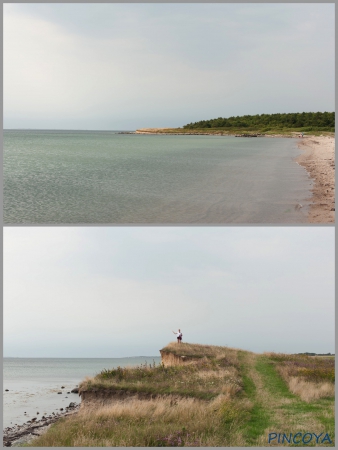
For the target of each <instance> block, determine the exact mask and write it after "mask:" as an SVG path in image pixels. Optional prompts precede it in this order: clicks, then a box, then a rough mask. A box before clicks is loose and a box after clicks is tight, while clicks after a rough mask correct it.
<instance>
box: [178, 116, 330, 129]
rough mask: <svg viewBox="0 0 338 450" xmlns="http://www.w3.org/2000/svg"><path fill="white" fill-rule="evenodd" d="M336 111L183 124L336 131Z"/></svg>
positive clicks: (231, 118)
mask: <svg viewBox="0 0 338 450" xmlns="http://www.w3.org/2000/svg"><path fill="white" fill-rule="evenodd" d="M334 127H335V113H334V112H316V113H314V112H302V113H288V114H256V115H252V116H250V115H245V116H236V117H234V116H232V117H228V118H223V117H218V118H217V119H211V120H201V121H199V122H194V123H189V124H187V125H184V126H183V129H187V130H194V129H205V128H207V129H208V128H218V129H230V130H231V129H246V128H247V129H250V130H259V131H261V132H267V131H271V130H281V131H283V130H284V129H287V130H291V129H294V130H298V131H334V129H335V128H334Z"/></svg>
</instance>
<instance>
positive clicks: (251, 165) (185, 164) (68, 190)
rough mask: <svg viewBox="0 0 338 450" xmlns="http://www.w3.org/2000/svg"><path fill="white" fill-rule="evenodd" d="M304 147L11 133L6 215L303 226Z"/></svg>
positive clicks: (306, 191) (8, 219) (39, 219)
mask: <svg viewBox="0 0 338 450" xmlns="http://www.w3.org/2000/svg"><path fill="white" fill-rule="evenodd" d="M299 153H300V151H299V150H298V149H297V146H296V141H295V140H294V139H283V138H280V139H278V138H275V139H269V138H251V139H250V138H235V137H223V136H165V135H164V136H160V135H132V134H129V135H128V134H117V133H115V132H89V131H88V132H86V131H78V132H77V131H14V130H5V131H4V222H5V223H6V224H11V223H12V224H14V223H27V224H28V223H31V224H38V223H41V224H57V223H59V224H61V223H63V224H67V223H69V224H71V223H92V224H95V223H102V224H110V223H111V224H114V223H117V224H128V223H130V224H132V223H134V224H135V223H148V224H149V223H152V224H161V223H167V224H175V223H177V224H183V223H185V224H203V223H206V224H213V223H214V224H219V223H302V222H306V216H307V207H308V203H309V202H307V201H306V199H307V198H309V197H310V196H311V192H310V189H311V187H312V182H311V180H310V178H309V176H308V174H307V172H306V171H305V169H304V168H302V167H301V166H299V165H298V164H296V163H295V161H294V158H295V157H296V156H297V155H298V154H299ZM298 204H301V205H302V206H303V207H302V208H299V206H297V205H298Z"/></svg>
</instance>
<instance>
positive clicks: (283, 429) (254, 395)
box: [242, 353, 329, 446]
mask: <svg viewBox="0 0 338 450" xmlns="http://www.w3.org/2000/svg"><path fill="white" fill-rule="evenodd" d="M242 364H243V371H244V374H245V375H244V377H243V378H244V390H245V393H246V395H247V396H248V397H249V399H250V400H251V402H252V403H253V408H252V410H251V418H250V420H249V422H248V423H247V424H246V426H245V427H244V429H243V431H242V433H243V437H244V438H245V439H246V441H247V442H248V443H249V444H250V445H254V446H271V445H275V446H283V444H282V443H281V442H280V443H278V441H277V439H276V440H275V442H270V444H268V437H269V433H277V434H278V433H281V434H284V433H285V434H287V435H289V434H290V433H292V434H293V435H295V434H296V433H298V432H301V433H308V432H311V433H316V434H320V433H324V435H325V433H327V432H328V431H329V430H328V429H327V423H326V422H325V413H326V412H327V407H328V402H327V401H326V400H324V399H322V400H321V401H316V402H312V403H306V402H304V401H302V400H300V398H299V397H297V396H296V395H294V394H292V393H291V392H290V391H289V389H288V387H287V385H286V383H285V382H284V380H282V379H281V377H280V376H279V374H278V373H277V372H276V370H275V367H274V366H273V363H272V362H271V361H269V359H268V358H267V357H265V356H262V355H255V354H248V353H246V354H245V353H244V354H242ZM285 445H290V444H288V443H284V446H285Z"/></svg>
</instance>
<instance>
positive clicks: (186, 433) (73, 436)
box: [31, 395, 251, 447]
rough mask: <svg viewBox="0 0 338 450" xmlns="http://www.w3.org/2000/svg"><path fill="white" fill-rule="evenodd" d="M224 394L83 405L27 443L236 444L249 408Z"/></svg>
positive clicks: (43, 445)
mask: <svg viewBox="0 0 338 450" xmlns="http://www.w3.org/2000/svg"><path fill="white" fill-rule="evenodd" d="M250 407H251V404H250V403H249V402H248V401H244V400H243V401H242V402H240V401H239V402H236V403H234V402H233V401H232V400H231V399H230V397H229V396H228V395H219V396H218V397H217V398H216V399H214V400H213V401H211V402H204V401H201V400H196V399H192V398H189V399H179V398H177V397H171V396H167V397H165V398H157V399H152V400H136V399H134V400H130V401H127V402H115V403H113V404H111V405H106V406H102V407H99V408H98V407H97V405H96V407H93V408H90V407H89V408H85V409H83V410H80V412H79V413H78V414H77V415H76V416H74V417H70V418H68V419H67V421H59V422H58V423H56V424H55V425H54V427H52V428H51V429H50V430H49V432H48V433H46V434H44V435H42V436H41V437H39V438H37V439H36V440H34V441H33V442H32V444H31V445H32V446H39V447H41V446H42V447H50V446H74V447H81V446H84V447H88V446H90V447H100V446H105V447H114V446H123V447H125V446H126V447H136V446H146V447H147V446H163V445H165V446H182V445H184V446H185V447H190V446H208V447H219V446H241V445H244V441H243V439H242V438H241V436H240V434H239V433H237V430H238V429H239V428H240V426H241V425H242V424H243V421H244V420H245V413H246V411H247V410H248V409H250Z"/></svg>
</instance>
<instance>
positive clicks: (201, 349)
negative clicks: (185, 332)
mask: <svg viewBox="0 0 338 450" xmlns="http://www.w3.org/2000/svg"><path fill="white" fill-rule="evenodd" d="M162 351H163V352H169V353H172V354H173V355H179V356H187V357H191V358H212V359H216V360H220V359H224V358H226V359H227V360H228V361H229V365H238V349H235V348H229V347H223V346H217V345H201V344H190V343H181V344H177V342H170V343H169V344H168V345H167V346H166V347H164V348H163V349H162Z"/></svg>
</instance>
